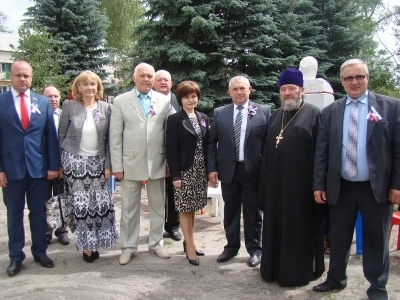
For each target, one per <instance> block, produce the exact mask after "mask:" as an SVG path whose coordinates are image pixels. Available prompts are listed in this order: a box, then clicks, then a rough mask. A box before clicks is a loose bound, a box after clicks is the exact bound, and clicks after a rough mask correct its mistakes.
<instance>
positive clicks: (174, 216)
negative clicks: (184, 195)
mask: <svg viewBox="0 0 400 300" xmlns="http://www.w3.org/2000/svg"><path fill="white" fill-rule="evenodd" d="M165 189H166V193H165V195H166V196H167V199H166V201H165V224H164V229H165V231H166V232H170V233H171V232H174V231H178V230H179V225H180V222H179V212H177V211H176V209H175V201H174V186H173V184H172V177H167V178H165Z"/></svg>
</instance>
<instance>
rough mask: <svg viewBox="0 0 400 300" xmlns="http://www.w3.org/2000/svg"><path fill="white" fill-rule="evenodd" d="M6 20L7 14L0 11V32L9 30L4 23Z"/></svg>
mask: <svg viewBox="0 0 400 300" xmlns="http://www.w3.org/2000/svg"><path fill="white" fill-rule="evenodd" d="M7 20H8V16H7V15H6V14H5V13H3V12H2V11H0V32H11V31H10V30H8V29H7V27H6V26H5V25H4V24H5V23H6V21H7Z"/></svg>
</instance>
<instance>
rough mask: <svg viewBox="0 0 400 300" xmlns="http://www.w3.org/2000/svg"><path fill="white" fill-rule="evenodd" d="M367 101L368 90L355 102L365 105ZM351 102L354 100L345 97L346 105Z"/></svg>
mask: <svg viewBox="0 0 400 300" xmlns="http://www.w3.org/2000/svg"><path fill="white" fill-rule="evenodd" d="M367 99H368V90H366V91H365V93H364V94H362V95H361V96H360V97H359V98H357V100H358V101H359V102H361V103H363V104H367ZM353 100H355V99H353V98H351V97H350V96H349V95H347V99H346V105H347V104H349V103H351V102H352V101H353Z"/></svg>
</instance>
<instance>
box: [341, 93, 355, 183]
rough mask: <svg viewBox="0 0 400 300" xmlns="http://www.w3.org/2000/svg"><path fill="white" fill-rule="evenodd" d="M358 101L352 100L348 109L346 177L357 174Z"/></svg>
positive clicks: (349, 177)
mask: <svg viewBox="0 0 400 300" xmlns="http://www.w3.org/2000/svg"><path fill="white" fill-rule="evenodd" d="M357 103H358V101H357V99H356V100H353V101H352V103H351V110H350V123H349V132H348V136H347V146H346V161H345V164H344V174H345V176H347V178H348V179H351V178H353V177H354V176H356V175H357V134H358V104H357Z"/></svg>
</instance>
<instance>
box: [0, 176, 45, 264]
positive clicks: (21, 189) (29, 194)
mask: <svg viewBox="0 0 400 300" xmlns="http://www.w3.org/2000/svg"><path fill="white" fill-rule="evenodd" d="M46 185H47V180H46V178H45V177H44V178H32V177H31V176H30V175H29V173H28V172H27V173H26V175H25V177H24V178H23V179H21V180H8V184H7V187H5V188H3V199H4V204H5V206H6V208H7V229H8V239H9V240H8V249H9V252H10V254H9V256H10V259H11V260H13V261H23V260H24V259H25V253H24V251H23V248H24V246H25V232H24V223H23V221H24V208H25V195H26V200H27V204H28V209H29V224H30V229H31V237H32V247H31V252H32V255H34V256H42V255H45V254H46V249H47V242H46V228H47V225H46V215H45V212H44V209H43V203H44V201H45V199H46V188H47V186H46Z"/></svg>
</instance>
